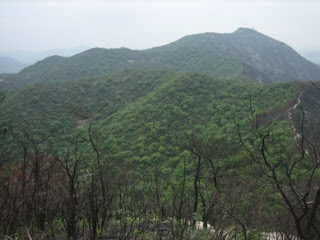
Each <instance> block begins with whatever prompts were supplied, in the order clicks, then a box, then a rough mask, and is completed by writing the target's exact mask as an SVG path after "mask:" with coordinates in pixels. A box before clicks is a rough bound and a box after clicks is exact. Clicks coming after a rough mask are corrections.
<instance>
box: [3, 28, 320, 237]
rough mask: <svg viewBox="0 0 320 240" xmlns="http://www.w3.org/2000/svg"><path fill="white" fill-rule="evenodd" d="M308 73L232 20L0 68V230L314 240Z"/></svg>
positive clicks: (293, 56)
mask: <svg viewBox="0 0 320 240" xmlns="http://www.w3.org/2000/svg"><path fill="white" fill-rule="evenodd" d="M318 71H319V68H318V67H317V66H316V65H314V64H312V63H310V62H308V61H306V60H305V59H303V58H302V57H301V56H299V55H298V54H297V53H296V52H294V51H293V50H292V49H291V48H290V47H288V46H287V45H285V44H283V43H280V42H278V41H276V40H273V39H271V38H268V37H266V36H264V35H262V34H260V33H258V32H256V31H254V30H251V29H243V28H242V29H238V30H237V31H236V32H234V33H232V34H214V33H204V34H198V35H191V36H187V37H184V38H182V39H180V40H178V41H177V42H174V43H171V44H168V45H165V46H162V47H157V48H152V49H148V50H143V51H135V50H130V49H126V48H121V49H97V48H96V49H90V50H88V51H85V52H83V53H80V54H77V55H75V56H73V57H69V58H68V57H60V56H51V57H49V58H46V59H44V60H43V61H40V62H38V63H37V64H34V65H32V66H30V67H28V68H25V69H24V70H22V71H21V72H19V73H18V74H4V75H1V77H0V78H1V81H0V84H1V85H0V86H1V89H0V113H1V118H0V182H1V185H0V235H1V238H2V236H3V238H4V239H6V238H8V239H74V240H75V239H94V240H96V239H101V238H104V239H139V240H140V239H141V240H142V239H143V240H145V239H150V240H151V239H165V240H169V239H170V240H171V239H181V240H183V239H219V240H220V239H221V240H222V239H247V240H248V239H260V240H262V239H270V238H272V237H274V236H275V235H276V236H277V237H278V238H280V237H281V238H287V239H295V238H296V237H299V238H301V239H308V240H312V239H320V229H319V226H320V218H319V215H318V212H319V206H320V188H319V184H318V183H319V181H320V161H319V156H320V145H319V144H320V143H319V134H320V131H319V126H320V125H319V120H318V119H319V117H320V101H319V99H320V97H319V96H320V85H319V82H317V81H307V82H306V81H303V80H314V79H318V77H317V76H319V75H318ZM294 80H301V81H298V82H297V81H294ZM261 83H262V84H261Z"/></svg>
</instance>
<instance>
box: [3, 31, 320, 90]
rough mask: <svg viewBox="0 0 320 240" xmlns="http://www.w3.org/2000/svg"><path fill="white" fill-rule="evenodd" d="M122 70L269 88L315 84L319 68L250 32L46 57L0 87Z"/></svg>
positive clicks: (319, 74)
mask: <svg viewBox="0 0 320 240" xmlns="http://www.w3.org/2000/svg"><path fill="white" fill-rule="evenodd" d="M124 69H143V70H174V71H178V72H199V73H204V74H208V75H211V76H215V77H218V78H224V79H237V80H239V79H246V80H249V81H254V82H259V83H263V84H269V83H272V82H283V81H298V80H299V81H300V80H301V81H303V80H319V79H320V67H319V66H317V65H316V64H313V63H311V62H309V61H307V60H306V59H304V58H303V57H301V56H300V55H299V54H298V53H296V52H295V51H294V50H293V49H292V48H290V47H289V46H287V45H285V44H284V43H281V42H279V41H276V40H274V39H271V38H269V37H267V36H265V35H263V34H261V33H258V32H256V31H254V30H251V29H245V28H240V29H238V30H237V31H235V32H234V33H231V34H216V33H204V34H197V35H191V36H186V37H184V38H182V39H180V40H178V41H176V42H173V43H171V44H168V45H165V46H161V47H156V48H152V49H148V50H142V51H138V50H130V49H127V48H120V49H99V48H95V49H91V50H88V51H85V52H83V53H80V54H77V55H75V56H73V57H70V58H62V57H58V56H54V57H49V58H47V59H45V60H43V61H40V62H38V63H37V64H35V65H33V66H30V67H28V68H26V69H24V70H23V71H21V72H20V73H18V74H15V75H0V78H1V79H3V81H2V82H0V87H2V88H14V87H19V86H23V85H26V84H29V83H33V82H46V81H49V82H54V81H64V80H75V79H78V78H82V77H87V76H97V75H104V74H109V73H113V72H119V71H122V70H124Z"/></svg>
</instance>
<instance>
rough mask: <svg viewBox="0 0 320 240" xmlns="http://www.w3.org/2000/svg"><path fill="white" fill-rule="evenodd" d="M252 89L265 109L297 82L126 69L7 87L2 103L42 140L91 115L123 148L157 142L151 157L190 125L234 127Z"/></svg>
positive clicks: (13, 120) (7, 117)
mask: <svg viewBox="0 0 320 240" xmlns="http://www.w3.org/2000/svg"><path fill="white" fill-rule="evenodd" d="M290 89H291V90H290ZM251 95H252V96H254V97H255V101H257V104H258V105H257V106H256V108H257V109H259V112H260V113H263V112H264V111H273V110H277V111H279V109H281V108H283V106H284V104H285V103H286V102H288V101H289V100H290V99H292V98H294V96H295V91H294V87H293V86H292V85H291V84H287V85H272V86H270V87H267V88H265V87H261V86H258V85H250V86H249V85H248V84H245V83H237V82H236V81H232V80H217V79H214V78H212V77H209V76H206V75H201V74H196V73H193V74H191V73H190V74H180V73H175V72H170V71H155V72H154V71H153V72H152V71H151V72H144V71H136V70H127V71H124V72H120V73H115V74H113V75H110V76H101V77H90V78H87V79H83V80H77V81H69V82H64V83H59V84H54V83H37V84H33V85H30V86H27V87H24V88H21V89H17V90H14V91H11V92H9V93H7V96H6V98H5V99H4V100H3V102H2V103H1V105H0V110H1V113H2V120H3V121H5V122H6V123H7V124H8V125H10V126H11V128H13V129H16V130H17V129H20V130H22V129H24V128H25V129H28V131H30V134H31V133H32V135H34V136H35V138H37V139H41V138H42V137H44V136H45V135H46V134H47V133H49V132H53V133H54V134H55V135H56V136H57V137H58V139H56V140H57V145H59V146H63V145H64V144H66V142H63V141H61V139H62V138H68V137H70V134H71V133H72V132H73V131H76V130H77V127H80V126H81V124H83V123H85V122H86V121H88V120H92V121H93V123H94V124H95V125H97V126H99V128H100V129H102V128H103V129H104V130H103V132H104V134H106V135H108V136H109V138H110V137H111V136H114V138H115V139H118V140H117V141H118V143H117V145H118V147H119V146H122V147H121V148H122V149H121V151H125V150H130V151H133V149H136V147H135V146H136V145H137V144H142V143H143V145H144V146H149V148H150V146H157V147H152V148H150V149H149V150H148V151H146V150H141V151H142V152H145V153H144V154H145V155H146V156H150V155H152V154H154V153H155V152H153V151H156V150H157V149H159V148H160V147H161V146H162V145H163V147H164V146H166V148H168V149H171V147H170V146H171V145H172V144H173V143H174V138H177V136H179V137H178V138H181V137H183V135H184V131H187V130H192V131H196V132H199V133H201V132H203V133H206V134H209V133H213V134H218V133H220V134H224V135H226V134H227V133H228V132H230V131H232V129H233V131H234V124H233V121H234V119H233V117H234V116H236V117H237V118H245V117H247V115H246V114H248V113H245V112H247V111H248V103H249V98H250V96H251ZM244 109H246V110H247V111H244ZM284 118H285V117H282V118H281V119H284ZM270 120H274V119H270ZM261 121H262V120H261ZM266 121H268V120H266ZM124 139H127V140H124ZM161 139H162V140H161ZM165 139H166V140H165ZM162 141H165V142H162ZM128 144H129V145H128ZM107 145H110V144H107ZM151 149H153V150H151ZM121 151H120V149H119V151H117V152H121ZM135 151H136V150H135ZM135 151H133V152H135ZM166 151H167V150H166ZM156 152H157V151H156ZM136 154H137V153H136ZM171 154H172V153H171ZM169 155H170V154H169ZM140 157H143V156H140Z"/></svg>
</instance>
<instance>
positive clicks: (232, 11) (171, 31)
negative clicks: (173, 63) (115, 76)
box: [0, 0, 320, 51]
mask: <svg viewBox="0 0 320 240" xmlns="http://www.w3.org/2000/svg"><path fill="white" fill-rule="evenodd" d="M319 12H320V1H315V0H301V1H299V0H262V1H261V0H259V1H256V0H221V1H218V0H208V1H206V0H193V1H191V0H189V1H188V0H172V1H169V0H165V1H155V0H131V1H129V0H128V1H124V0H111V1H108V0H106V1H103V0H78V1H63V0H56V1H54V0H49V1H46V0H41V1H40V0H33V1H31V0H0V32H1V37H0V51H12V50H36V51H40V50H48V49H54V48H70V47H74V46H79V45H85V46H90V47H103V48H118V47H128V48H131V49H146V48H150V47H154V46H159V45H164V44H167V43H169V42H172V41H175V40H177V39H179V38H181V37H183V36H185V35H189V34H195V33H202V32H219V33H230V32H233V31H235V30H236V29H237V28H238V27H249V28H254V29H256V30H257V31H259V32H261V33H263V34H265V35H268V36H271V37H273V38H275V39H278V40H280V41H283V42H285V43H287V44H289V45H290V46H292V47H293V48H294V49H296V50H298V51H306V50H312V49H320V31H319V30H318V29H319V26H318V24H319V23H320V14H319Z"/></svg>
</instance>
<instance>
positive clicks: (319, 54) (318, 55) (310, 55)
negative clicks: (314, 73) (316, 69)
mask: <svg viewBox="0 0 320 240" xmlns="http://www.w3.org/2000/svg"><path fill="white" fill-rule="evenodd" d="M302 56H304V57H305V58H307V59H308V60H310V61H312V62H314V63H316V64H318V65H320V50H314V51H306V52H303V53H302Z"/></svg>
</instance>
